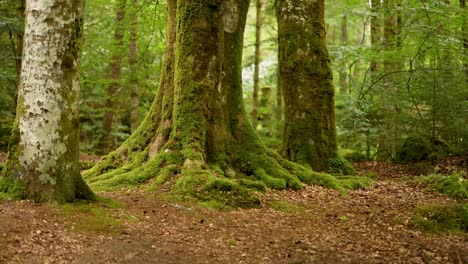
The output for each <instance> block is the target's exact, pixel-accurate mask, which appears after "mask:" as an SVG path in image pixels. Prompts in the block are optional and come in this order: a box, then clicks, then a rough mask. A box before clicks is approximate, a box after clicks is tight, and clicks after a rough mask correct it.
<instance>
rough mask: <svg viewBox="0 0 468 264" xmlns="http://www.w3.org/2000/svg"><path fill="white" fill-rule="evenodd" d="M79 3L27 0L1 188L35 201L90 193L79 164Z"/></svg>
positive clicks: (80, 21) (90, 194) (76, 196)
mask: <svg viewBox="0 0 468 264" xmlns="http://www.w3.org/2000/svg"><path fill="white" fill-rule="evenodd" d="M83 3H84V1H59V0H53V1H28V3H27V11H26V30H25V35H24V52H23V63H22V68H21V81H20V87H19V94H18V106H17V111H16V113H17V116H16V121H15V125H14V129H13V135H12V138H11V142H10V146H9V154H8V160H7V163H6V173H5V176H4V177H5V179H4V180H6V182H7V184H6V185H3V186H4V188H5V186H6V189H4V190H1V191H6V192H10V193H14V194H16V195H19V196H21V197H22V198H29V199H33V200H36V201H47V200H52V199H53V200H59V201H72V200H74V199H75V198H92V196H93V194H92V193H91V191H90V190H89V189H88V187H87V185H86V184H85V183H84V182H83V180H82V179H81V176H80V168H79V110H78V106H79V92H80V86H79V66H80V56H81V40H82V37H81V36H82V29H83V26H82V21H83V19H82V17H83V14H82V12H83V8H84V7H83Z"/></svg>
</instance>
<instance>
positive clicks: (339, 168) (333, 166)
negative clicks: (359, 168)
mask: <svg viewBox="0 0 468 264" xmlns="http://www.w3.org/2000/svg"><path fill="white" fill-rule="evenodd" d="M327 171H328V172H330V173H332V174H338V175H353V174H355V173H356V171H355V170H354V168H353V165H351V163H349V161H347V160H346V159H345V158H343V157H341V156H338V157H337V158H334V159H329V160H328V169H327Z"/></svg>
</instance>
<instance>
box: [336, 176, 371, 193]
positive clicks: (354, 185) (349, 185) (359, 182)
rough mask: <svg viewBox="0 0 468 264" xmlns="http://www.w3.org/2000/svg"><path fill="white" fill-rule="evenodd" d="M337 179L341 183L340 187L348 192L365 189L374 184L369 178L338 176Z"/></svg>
mask: <svg viewBox="0 0 468 264" xmlns="http://www.w3.org/2000/svg"><path fill="white" fill-rule="evenodd" d="M336 178H337V179H338V181H339V182H340V185H341V186H343V187H344V188H345V189H348V190H360V189H365V188H366V187H369V186H370V185H372V183H373V180H372V179H371V178H368V177H357V176H337V177H336Z"/></svg>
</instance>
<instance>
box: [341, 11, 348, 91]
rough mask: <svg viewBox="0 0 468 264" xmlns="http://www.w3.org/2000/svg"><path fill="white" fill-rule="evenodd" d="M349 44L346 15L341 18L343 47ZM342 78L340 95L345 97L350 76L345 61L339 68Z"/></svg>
mask: <svg viewBox="0 0 468 264" xmlns="http://www.w3.org/2000/svg"><path fill="white" fill-rule="evenodd" d="M347 44H348V16H347V15H346V14H345V15H343V16H342V17H341V46H342V47H345V46H346V45H347ZM339 77H340V95H345V94H346V93H347V91H348V79H349V78H348V75H347V73H346V61H345V60H344V59H343V60H342V61H341V64H340V66H339Z"/></svg>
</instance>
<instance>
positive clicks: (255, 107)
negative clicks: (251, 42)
mask: <svg viewBox="0 0 468 264" xmlns="http://www.w3.org/2000/svg"><path fill="white" fill-rule="evenodd" d="M262 2H263V0H257V5H256V18H255V62H254V78H253V79H254V84H253V106H252V126H253V128H254V129H255V130H256V129H257V124H258V107H259V102H258V92H259V82H260V56H261V55H260V44H261V41H262V38H261V33H262V5H263V3H262Z"/></svg>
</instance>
